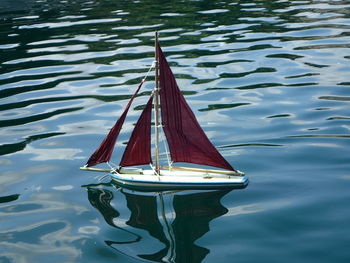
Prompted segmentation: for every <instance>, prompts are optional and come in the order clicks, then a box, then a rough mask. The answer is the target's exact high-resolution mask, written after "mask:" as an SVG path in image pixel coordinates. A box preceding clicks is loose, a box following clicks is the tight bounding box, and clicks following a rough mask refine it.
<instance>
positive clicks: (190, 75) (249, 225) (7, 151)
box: [0, 0, 350, 263]
mask: <svg viewBox="0 0 350 263" xmlns="http://www.w3.org/2000/svg"><path fill="white" fill-rule="evenodd" d="M349 10H350V4H349V2H348V1H311V0H308V1H306V0H305V1H284V0H281V1H251V0H247V1H238V2H233V1H232V2H230V1H209V0H206V1H205V0H202V1H201V0H198V1H181V2H180V1H170V2H165V1H154V0H147V1H143V0H140V1H117V0H109V1H107V0H100V1H97V0H96V1H95V0H92V1H82V0H75V1H64V0H62V1H56V0H37V1H35V0H20V1H9V0H2V1H1V2H0V63H1V64H0V97H1V100H0V127H1V129H0V144H1V145H0V154H1V157H0V164H1V170H0V172H1V174H0V262H47V260H48V259H49V260H50V262H84V263H85V262H139V261H148V262H191V263H192V262H318V263H319V262H349V260H350V252H349V250H348V246H349V244H350V223H349V219H350V210H349V208H348V204H349V201H350V191H349V187H350V158H349V157H350V151H349V146H350V144H349V138H350V134H349V129H350V115H349V114H350V110H349V109H350V107H349V103H350V92H349V90H350V78H349V72H350V63H349V59H350V49H349V48H350V45H349V43H350V12H349ZM155 30H158V31H159V33H160V40H161V43H162V46H163V51H164V53H165V54H166V56H167V58H168V60H169V62H170V64H171V66H172V69H173V71H174V73H175V75H176V77H177V80H178V84H179V86H180V87H181V89H182V90H183V92H184V94H185V96H186V99H187V100H188V102H189V104H190V105H191V107H192V108H193V110H194V112H195V114H196V115H197V117H198V120H199V122H200V124H201V125H202V127H203V128H204V130H205V131H206V133H207V134H208V136H209V137H210V139H211V140H212V141H213V143H214V145H216V146H217V147H218V148H219V150H220V152H221V153H222V154H223V155H224V156H225V157H226V158H227V159H228V160H229V161H230V162H231V163H232V164H233V165H234V166H235V167H236V168H238V169H240V170H243V171H245V172H246V173H247V174H248V176H249V178H250V185H249V186H248V187H247V188H246V189H244V190H233V191H212V192H193V191H185V192H173V193H148V194H145V193H139V192H130V191H126V190H123V189H122V190H121V189H117V188H116V187H115V186H114V185H112V184H111V183H110V182H109V181H108V180H107V179H103V181H102V182H100V181H99V178H100V177H101V174H94V173H88V174H87V173H86V172H83V171H79V169H78V167H79V166H81V165H83V164H84V163H85V161H86V159H87V158H88V156H89V155H90V154H91V153H92V151H93V150H94V149H95V147H96V146H97V145H98V144H99V143H100V141H101V139H102V138H103V136H104V135H105V134H106V132H107V131H108V129H109V128H110V127H111V126H112V125H113V123H114V121H115V120H116V118H117V117H118V116H119V114H120V113H121V111H122V109H123V107H124V106H125V104H126V102H127V99H128V98H129V97H130V95H131V94H132V93H133V91H134V90H135V88H136V86H137V84H138V82H139V81H140V80H141V78H142V77H143V75H144V74H145V73H146V72H147V70H148V67H149V66H150V64H151V63H152V61H153V41H154V40H153V35H154V31H155ZM151 88H152V83H151V82H147V84H146V91H145V92H144V93H143V95H144V96H140V97H138V98H137V99H136V101H135V104H134V110H133V111H131V115H132V117H131V122H130V123H129V124H128V126H127V127H126V129H125V130H123V133H122V134H121V142H119V143H118V145H117V147H118V146H122V145H123V143H125V142H126V141H127V140H128V132H129V131H130V129H131V127H132V121H134V120H135V119H136V116H137V115H138V113H139V111H138V109H139V107H138V106H140V105H144V103H145V95H147V94H149V91H150V90H151ZM118 158H120V153H119V152H117V153H116V154H115V156H114V159H115V160H116V162H117V160H118Z"/></svg>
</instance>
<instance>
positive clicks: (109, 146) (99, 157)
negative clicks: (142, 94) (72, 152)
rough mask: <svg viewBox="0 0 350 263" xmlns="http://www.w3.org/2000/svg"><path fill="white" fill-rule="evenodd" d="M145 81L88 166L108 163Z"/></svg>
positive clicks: (88, 162)
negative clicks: (133, 102)
mask: <svg viewBox="0 0 350 263" xmlns="http://www.w3.org/2000/svg"><path fill="white" fill-rule="evenodd" d="M143 83H144V81H142V82H141V83H140V85H139V86H138V88H137V90H136V91H135V93H134V95H132V97H131V99H130V101H129V103H128V105H127V106H126V108H125V110H124V112H123V114H122V115H121V116H120V118H119V119H118V121H117V122H116V123H115V124H114V126H113V127H112V129H111V130H110V131H109V133H108V135H107V136H106V137H105V139H104V140H103V141H102V143H101V144H100V146H99V147H98V148H97V149H96V151H95V152H94V153H93V154H92V155H91V156H90V158H89V160H88V161H87V163H86V166H94V165H96V164H99V163H105V162H108V161H109V160H110V159H111V157H112V153H113V149H114V145H115V142H116V140H117V138H118V135H119V133H120V130H121V128H122V126H123V123H124V120H125V118H126V115H127V113H128V111H129V108H130V106H131V103H132V101H133V100H134V98H135V97H136V95H137V93H138V92H139V90H140V89H141V86H142V84H143Z"/></svg>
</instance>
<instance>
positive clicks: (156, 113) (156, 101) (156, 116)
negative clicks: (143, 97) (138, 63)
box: [154, 31, 159, 174]
mask: <svg viewBox="0 0 350 263" xmlns="http://www.w3.org/2000/svg"><path fill="white" fill-rule="evenodd" d="M154 46H155V64H156V65H155V76H154V81H155V89H154V119H155V154H154V155H155V170H156V172H157V173H158V174H159V83H158V76H159V58H158V31H156V33H155V45H154Z"/></svg>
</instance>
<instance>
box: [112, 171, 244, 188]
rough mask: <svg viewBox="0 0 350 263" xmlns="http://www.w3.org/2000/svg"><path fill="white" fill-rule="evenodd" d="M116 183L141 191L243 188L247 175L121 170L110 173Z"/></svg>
mask: <svg viewBox="0 0 350 263" xmlns="http://www.w3.org/2000/svg"><path fill="white" fill-rule="evenodd" d="M110 176H111V177H112V179H113V181H114V182H116V183H117V184H118V185H120V186H123V187H128V188H134V189H142V190H143V191H147V190H149V191H151V190H176V189H177V190H182V189H223V188H245V187H246V186H247V185H248V177H247V176H244V175H227V174H220V173H212V172H209V173H208V172H193V171H173V170H161V171H160V175H155V174H154V171H153V170H140V171H130V172H128V171H122V172H121V173H110Z"/></svg>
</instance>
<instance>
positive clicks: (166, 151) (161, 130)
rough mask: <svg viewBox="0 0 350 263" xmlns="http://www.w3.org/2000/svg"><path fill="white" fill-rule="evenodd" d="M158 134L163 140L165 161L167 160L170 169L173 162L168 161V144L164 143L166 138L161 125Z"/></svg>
mask: <svg viewBox="0 0 350 263" xmlns="http://www.w3.org/2000/svg"><path fill="white" fill-rule="evenodd" d="M160 134H161V136H162V140H163V143H164V149H165V155H166V159H167V162H168V166H169V167H170V168H171V166H172V164H173V161H172V160H171V159H170V154H169V149H168V144H167V143H166V137H165V134H164V131H163V126H162V125H161V129H160Z"/></svg>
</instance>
